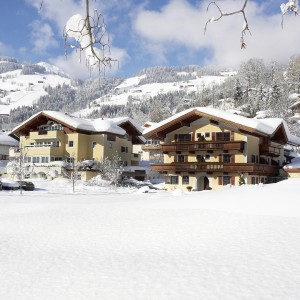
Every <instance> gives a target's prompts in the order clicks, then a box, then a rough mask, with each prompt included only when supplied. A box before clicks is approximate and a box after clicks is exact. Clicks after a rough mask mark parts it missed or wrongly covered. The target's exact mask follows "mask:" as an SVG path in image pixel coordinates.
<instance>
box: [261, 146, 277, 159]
mask: <svg viewBox="0 0 300 300" xmlns="http://www.w3.org/2000/svg"><path fill="white" fill-rule="evenodd" d="M259 151H260V155H267V156H274V157H275V156H280V149H278V148H276V147H274V146H270V145H267V144H260V145H259Z"/></svg>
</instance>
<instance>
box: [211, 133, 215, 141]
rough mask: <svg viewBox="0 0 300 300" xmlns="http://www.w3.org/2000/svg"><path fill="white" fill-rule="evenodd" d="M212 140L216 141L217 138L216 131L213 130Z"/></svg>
mask: <svg viewBox="0 0 300 300" xmlns="http://www.w3.org/2000/svg"><path fill="white" fill-rule="evenodd" d="M212 140H213V141H215V140H216V133H215V132H212Z"/></svg>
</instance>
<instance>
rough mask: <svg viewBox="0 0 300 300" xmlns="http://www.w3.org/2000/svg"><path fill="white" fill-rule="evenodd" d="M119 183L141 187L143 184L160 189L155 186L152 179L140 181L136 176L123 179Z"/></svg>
mask: <svg viewBox="0 0 300 300" xmlns="http://www.w3.org/2000/svg"><path fill="white" fill-rule="evenodd" d="M119 185H120V186H124V187H134V188H141V187H143V186H148V187H149V189H153V190H158V188H156V187H155V186H153V184H152V183H151V182H150V181H139V180H136V179H134V178H128V179H123V180H122V181H121V182H120V184H119Z"/></svg>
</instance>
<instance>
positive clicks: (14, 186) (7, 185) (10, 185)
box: [2, 178, 20, 190]
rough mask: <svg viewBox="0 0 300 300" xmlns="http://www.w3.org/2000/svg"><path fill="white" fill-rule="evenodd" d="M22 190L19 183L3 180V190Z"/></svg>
mask: <svg viewBox="0 0 300 300" xmlns="http://www.w3.org/2000/svg"><path fill="white" fill-rule="evenodd" d="M19 188H20V184H19V183H18V182H17V181H14V180H11V179H7V178H2V189H3V190H18V189H19Z"/></svg>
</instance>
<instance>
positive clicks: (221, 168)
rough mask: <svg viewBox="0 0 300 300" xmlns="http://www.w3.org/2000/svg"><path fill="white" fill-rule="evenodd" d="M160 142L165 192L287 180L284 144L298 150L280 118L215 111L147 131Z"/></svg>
mask: <svg viewBox="0 0 300 300" xmlns="http://www.w3.org/2000/svg"><path fill="white" fill-rule="evenodd" d="M144 136H145V137H146V138H148V139H155V140H157V139H160V140H161V141H162V144H161V149H162V152H163V153H164V163H158V164H152V165H151V167H152V170H154V171H158V172H160V173H163V174H165V187H166V189H168V190H170V189H176V188H180V189H183V190H196V191H201V190H206V189H219V188H222V187H223V186H226V185H238V184H239V181H244V182H245V183H247V184H258V183H266V182H269V181H270V179H271V178H274V177H277V176H281V175H283V170H282V167H283V165H284V164H285V156H284V145H286V144H290V145H293V146H299V145H300V139H299V138H297V137H295V136H292V135H290V133H289V130H288V128H287V126H286V124H285V122H284V121H283V120H282V119H260V120H258V119H249V118H246V117H243V116H239V115H234V114H231V113H229V112H224V111H220V110H217V109H214V108H208V107H201V108H191V109H188V110H185V111H183V112H181V113H178V114H176V115H174V116H173V117H171V118H168V119H166V120H164V121H162V122H160V123H157V124H156V125H154V126H151V127H149V128H147V129H146V130H144Z"/></svg>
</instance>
